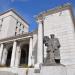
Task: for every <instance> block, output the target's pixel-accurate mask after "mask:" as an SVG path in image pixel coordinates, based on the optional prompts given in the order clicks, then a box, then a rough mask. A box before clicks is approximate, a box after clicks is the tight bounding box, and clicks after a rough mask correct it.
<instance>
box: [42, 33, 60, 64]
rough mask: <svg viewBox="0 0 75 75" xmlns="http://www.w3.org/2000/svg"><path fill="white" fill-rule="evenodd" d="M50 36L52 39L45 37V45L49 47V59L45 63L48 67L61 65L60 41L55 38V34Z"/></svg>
mask: <svg viewBox="0 0 75 75" xmlns="http://www.w3.org/2000/svg"><path fill="white" fill-rule="evenodd" d="M50 36H51V38H49V37H48V36H44V40H43V43H44V44H45V46H47V57H46V59H45V62H44V64H46V65H52V64H56V63H60V52H59V48H60V43H59V40H58V38H55V35H54V34H51V35H50Z"/></svg>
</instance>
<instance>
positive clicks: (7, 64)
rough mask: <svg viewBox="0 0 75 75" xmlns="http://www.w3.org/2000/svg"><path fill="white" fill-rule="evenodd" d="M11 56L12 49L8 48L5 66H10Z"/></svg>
mask: <svg viewBox="0 0 75 75" xmlns="http://www.w3.org/2000/svg"><path fill="white" fill-rule="evenodd" d="M11 55H12V47H10V48H9V49H8V54H7V60H6V66H10V62H11Z"/></svg>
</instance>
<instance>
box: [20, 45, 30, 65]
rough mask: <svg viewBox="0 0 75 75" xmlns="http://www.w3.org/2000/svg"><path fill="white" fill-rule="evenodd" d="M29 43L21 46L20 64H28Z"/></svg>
mask: <svg viewBox="0 0 75 75" xmlns="http://www.w3.org/2000/svg"><path fill="white" fill-rule="evenodd" d="M28 55H29V44H24V45H22V47H21V58H20V66H22V65H24V64H25V65H28Z"/></svg>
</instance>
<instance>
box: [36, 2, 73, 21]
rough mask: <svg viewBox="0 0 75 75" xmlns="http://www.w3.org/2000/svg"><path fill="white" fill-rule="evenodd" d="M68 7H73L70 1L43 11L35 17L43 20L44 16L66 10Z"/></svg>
mask: <svg viewBox="0 0 75 75" xmlns="http://www.w3.org/2000/svg"><path fill="white" fill-rule="evenodd" d="M66 9H70V10H71V9H72V6H71V4H70V3H67V4H64V5H63V6H58V7H56V8H52V9H49V10H47V11H44V12H41V13H39V14H38V15H37V16H35V19H36V20H41V19H42V17H44V16H47V15H50V14H54V13H57V12H60V11H63V10H66Z"/></svg>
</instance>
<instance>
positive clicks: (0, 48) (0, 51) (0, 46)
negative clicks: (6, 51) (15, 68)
mask: <svg viewBox="0 0 75 75" xmlns="http://www.w3.org/2000/svg"><path fill="white" fill-rule="evenodd" d="M2 52H3V44H1V45H0V64H1V61H2Z"/></svg>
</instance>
